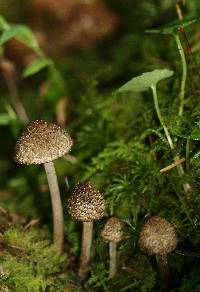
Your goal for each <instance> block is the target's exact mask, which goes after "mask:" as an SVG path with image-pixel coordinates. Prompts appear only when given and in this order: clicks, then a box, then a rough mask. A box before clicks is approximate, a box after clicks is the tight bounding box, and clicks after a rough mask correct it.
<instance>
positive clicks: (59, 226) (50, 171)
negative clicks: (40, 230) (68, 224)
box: [44, 161, 64, 253]
mask: <svg viewBox="0 0 200 292" xmlns="http://www.w3.org/2000/svg"><path fill="white" fill-rule="evenodd" d="M44 168H45V171H46V175H47V180H48V184H49V189H50V195H51V204H52V210H53V240H54V244H55V246H56V249H57V251H58V252H59V253H62V249H63V242H64V219H63V209H62V202H61V198H60V190H59V187H58V180H57V176H56V171H55V168H54V164H53V162H51V161H50V162H46V163H44Z"/></svg>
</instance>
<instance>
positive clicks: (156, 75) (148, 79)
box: [118, 69, 174, 92]
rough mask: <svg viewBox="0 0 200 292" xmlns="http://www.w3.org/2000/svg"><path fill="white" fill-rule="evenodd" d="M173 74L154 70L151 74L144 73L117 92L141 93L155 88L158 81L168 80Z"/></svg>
mask: <svg viewBox="0 0 200 292" xmlns="http://www.w3.org/2000/svg"><path fill="white" fill-rule="evenodd" d="M173 74H174V71H172V70H169V69H156V70H153V71H151V72H145V73H143V74H142V75H140V76H137V77H134V78H133V79H131V80H130V81H128V82H127V83H125V84H124V85H123V86H122V87H120V88H119V89H118V92H125V91H131V92H142V91H146V90H147V89H148V88H149V87H151V86H155V85H156V84H157V83H158V82H159V81H161V80H162V79H165V78H169V77H171V76H172V75H173Z"/></svg>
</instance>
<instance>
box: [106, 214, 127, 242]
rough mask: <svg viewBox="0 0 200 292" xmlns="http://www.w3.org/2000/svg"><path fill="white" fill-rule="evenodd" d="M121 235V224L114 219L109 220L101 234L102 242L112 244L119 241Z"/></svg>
mask: <svg viewBox="0 0 200 292" xmlns="http://www.w3.org/2000/svg"><path fill="white" fill-rule="evenodd" d="M122 234H123V233H122V224H121V222H120V221H119V219H118V218H116V217H111V218H109V219H108V221H107V222H106V224H105V226H104V228H103V230H102V232H101V236H102V237H103V239H104V240H106V241H114V242H118V241H121V240H122Z"/></svg>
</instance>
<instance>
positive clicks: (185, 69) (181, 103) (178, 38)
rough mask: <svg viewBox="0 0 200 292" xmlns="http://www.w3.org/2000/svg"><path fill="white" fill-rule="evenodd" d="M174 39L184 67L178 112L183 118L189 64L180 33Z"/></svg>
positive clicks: (175, 34) (174, 34)
mask: <svg viewBox="0 0 200 292" xmlns="http://www.w3.org/2000/svg"><path fill="white" fill-rule="evenodd" d="M173 37H174V39H175V41H176V45H177V47H178V51H179V54H180V58H181V65H182V77H181V88H180V94H179V96H180V106H179V111H178V115H179V116H180V117H181V116H182V114H183V107H184V96H185V85H186V79H187V63H186V59H185V53H184V49H183V47H182V44H181V41H180V37H179V35H178V33H173Z"/></svg>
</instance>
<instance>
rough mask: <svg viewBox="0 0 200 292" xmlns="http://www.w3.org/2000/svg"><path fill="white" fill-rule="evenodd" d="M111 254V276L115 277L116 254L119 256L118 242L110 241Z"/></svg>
mask: <svg viewBox="0 0 200 292" xmlns="http://www.w3.org/2000/svg"><path fill="white" fill-rule="evenodd" d="M109 255H110V270H109V278H113V277H114V276H115V274H116V270H117V269H116V256H117V242H115V241H110V242H109Z"/></svg>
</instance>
